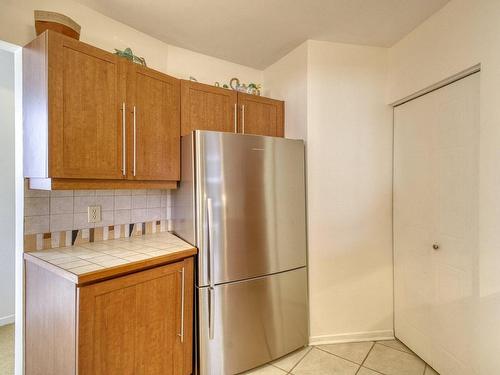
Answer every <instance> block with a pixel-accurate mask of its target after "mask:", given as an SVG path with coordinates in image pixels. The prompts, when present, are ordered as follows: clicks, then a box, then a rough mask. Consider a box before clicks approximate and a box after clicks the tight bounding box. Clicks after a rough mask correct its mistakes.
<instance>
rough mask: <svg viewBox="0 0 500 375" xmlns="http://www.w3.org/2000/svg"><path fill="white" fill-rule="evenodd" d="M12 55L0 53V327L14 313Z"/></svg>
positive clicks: (2, 51) (14, 216) (14, 214)
mask: <svg viewBox="0 0 500 375" xmlns="http://www.w3.org/2000/svg"><path fill="white" fill-rule="evenodd" d="M14 100H15V97H14V54H13V53H11V52H7V51H4V50H2V49H0V171H1V179H2V183H1V184H0V325H3V324H8V323H12V322H14V311H15V298H14V296H15V219H16V213H15V150H14V143H15V134H14V133H15V132H14V131H15V107H14Z"/></svg>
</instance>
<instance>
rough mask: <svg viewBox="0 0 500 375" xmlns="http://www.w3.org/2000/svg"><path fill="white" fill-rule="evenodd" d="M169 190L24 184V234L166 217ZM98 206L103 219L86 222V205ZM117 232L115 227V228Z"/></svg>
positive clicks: (167, 215) (68, 233)
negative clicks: (33, 187) (51, 187)
mask: <svg viewBox="0 0 500 375" xmlns="http://www.w3.org/2000/svg"><path fill="white" fill-rule="evenodd" d="M169 196H170V192H169V191H168V190H158V189H151V190H144V189H142V190H54V191H42V190H30V189H28V184H27V183H26V184H25V218H24V221H25V234H38V233H47V232H59V231H67V232H66V238H68V237H70V235H71V230H75V229H88V228H94V227H107V226H109V225H119V224H131V223H142V222H147V221H155V220H168V219H169V218H170V215H169V214H168V212H167V211H168V210H169V209H168V202H169ZM93 205H99V206H101V217H102V220H101V222H99V223H95V224H94V223H89V222H88V212H87V211H88V206H93ZM115 235H116V229H115Z"/></svg>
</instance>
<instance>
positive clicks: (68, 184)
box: [23, 31, 180, 189]
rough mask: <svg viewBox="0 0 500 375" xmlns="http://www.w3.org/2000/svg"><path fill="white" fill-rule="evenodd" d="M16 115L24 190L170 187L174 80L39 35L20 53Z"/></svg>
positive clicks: (176, 105)
mask: <svg viewBox="0 0 500 375" xmlns="http://www.w3.org/2000/svg"><path fill="white" fill-rule="evenodd" d="M23 111H24V114H23V115H24V175H25V177H29V178H30V187H31V188H38V189H120V188H164V189H170V188H175V187H176V186H177V181H178V180H179V179H180V82H179V80H178V79H176V78H173V77H170V76H168V75H166V74H163V73H160V72H157V71H154V70H152V69H149V68H146V67H142V66H139V65H137V64H133V63H131V62H129V61H127V60H125V59H123V58H121V57H118V56H116V55H114V54H112V53H109V52H106V51H103V50H101V49H99V48H96V47H93V46H90V45H88V44H85V43H82V42H79V41H77V40H74V39H71V38H69V37H66V36H64V35H62V34H58V33H56V32H52V31H46V32H44V33H43V34H41V35H40V36H39V37H37V38H36V39H35V40H33V41H32V42H31V43H29V44H28V45H27V46H25V47H24V49H23Z"/></svg>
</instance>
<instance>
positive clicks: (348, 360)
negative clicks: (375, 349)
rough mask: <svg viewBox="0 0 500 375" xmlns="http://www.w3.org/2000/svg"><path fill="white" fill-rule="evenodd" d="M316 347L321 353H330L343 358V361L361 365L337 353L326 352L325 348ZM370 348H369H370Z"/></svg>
mask: <svg viewBox="0 0 500 375" xmlns="http://www.w3.org/2000/svg"><path fill="white" fill-rule="evenodd" d="M316 349H318V350H321V351H322V352H323V353H326V354H330V355H333V356H334V357H337V358H340V359H343V360H344V361H347V362H351V363H354V364H355V365H356V366H361V365H360V364H359V363H356V362H354V361H351V360H350V359H347V358H344V357H341V356H339V355H337V354H333V353H330V352H327V351H326V350H324V349H321V348H318V347H316ZM370 350H371V348H370Z"/></svg>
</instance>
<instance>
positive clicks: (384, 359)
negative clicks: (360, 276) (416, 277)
mask: <svg viewBox="0 0 500 375" xmlns="http://www.w3.org/2000/svg"><path fill="white" fill-rule="evenodd" d="M0 374H2V375H11V374H14V325H13V324H11V325H7V326H3V327H0ZM245 374H248V375H250V374H251V375H285V374H293V375H381V374H382V375H438V373H437V372H435V371H434V370H433V369H432V368H431V367H430V366H429V365H427V364H426V363H425V362H424V361H422V360H421V359H420V358H419V357H418V356H417V355H416V354H414V353H413V352H412V351H411V350H410V349H408V348H407V347H406V346H404V345H403V344H402V343H400V342H399V341H397V340H390V341H377V342H355V343H349V344H331V345H319V346H314V347H311V346H310V347H306V348H303V349H300V350H297V351H296V352H294V353H292V354H289V355H287V356H285V357H283V358H280V359H278V360H276V361H274V362H272V363H271V364H269V365H266V366H263V367H260V368H257V369H255V370H252V371H248V372H246V373H245Z"/></svg>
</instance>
